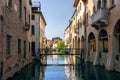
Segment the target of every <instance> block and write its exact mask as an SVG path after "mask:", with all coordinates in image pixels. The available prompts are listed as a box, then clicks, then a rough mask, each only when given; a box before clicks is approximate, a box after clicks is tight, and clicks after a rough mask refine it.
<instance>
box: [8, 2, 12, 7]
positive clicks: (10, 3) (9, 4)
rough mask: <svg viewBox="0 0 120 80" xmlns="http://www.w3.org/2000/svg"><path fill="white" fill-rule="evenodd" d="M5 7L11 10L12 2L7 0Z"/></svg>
mask: <svg viewBox="0 0 120 80" xmlns="http://www.w3.org/2000/svg"><path fill="white" fill-rule="evenodd" d="M7 6H8V7H10V8H12V0H7Z"/></svg>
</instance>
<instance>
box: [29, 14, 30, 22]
mask: <svg viewBox="0 0 120 80" xmlns="http://www.w3.org/2000/svg"><path fill="white" fill-rule="evenodd" d="M29 24H30V14H29Z"/></svg>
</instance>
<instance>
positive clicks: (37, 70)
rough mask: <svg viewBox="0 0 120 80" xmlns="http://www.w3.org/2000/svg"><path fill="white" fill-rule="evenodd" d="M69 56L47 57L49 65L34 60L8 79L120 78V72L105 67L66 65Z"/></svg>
mask: <svg viewBox="0 0 120 80" xmlns="http://www.w3.org/2000/svg"><path fill="white" fill-rule="evenodd" d="M67 61H68V62H70V61H69V57H58V56H57V59H56V58H55V59H53V56H48V57H47V64H48V65H44V66H43V65H41V64H40V63H39V62H33V63H31V64H30V65H28V66H27V67H25V68H24V69H22V70H21V71H20V72H17V73H16V74H15V75H14V76H13V77H12V78H9V79H8V80H120V73H118V72H109V71H106V70H105V69H104V68H103V67H99V66H93V65H92V64H91V63H85V62H82V61H81V62H80V64H77V65H65V64H66V62H67Z"/></svg>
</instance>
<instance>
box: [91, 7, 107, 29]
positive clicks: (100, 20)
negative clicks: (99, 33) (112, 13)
mask: <svg viewBox="0 0 120 80" xmlns="http://www.w3.org/2000/svg"><path fill="white" fill-rule="evenodd" d="M90 24H91V26H92V27H94V28H95V29H99V28H100V27H102V26H106V25H107V24H108V10H107V9H105V8H102V9H99V10H98V11H97V12H96V13H94V14H93V15H92V16H91V23H90Z"/></svg>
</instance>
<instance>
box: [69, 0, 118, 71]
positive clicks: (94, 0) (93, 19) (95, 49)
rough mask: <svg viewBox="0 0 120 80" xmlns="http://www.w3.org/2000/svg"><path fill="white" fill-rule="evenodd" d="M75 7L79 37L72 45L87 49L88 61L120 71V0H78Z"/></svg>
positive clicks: (85, 52) (85, 53) (85, 51)
mask: <svg viewBox="0 0 120 80" xmlns="http://www.w3.org/2000/svg"><path fill="white" fill-rule="evenodd" d="M74 7H75V10H76V16H75V17H76V23H75V24H76V25H77V26H78V27H77V29H78V34H77V39H75V38H74V37H71V39H73V41H71V43H70V44H73V45H76V43H78V45H76V47H75V48H82V49H84V55H85V57H84V59H85V61H89V62H91V63H93V65H100V66H103V67H105V69H107V70H115V71H119V72H120V14H119V13H120V10H119V8H120V1H119V0H75V2H74ZM71 19H72V20H73V18H71ZM72 27H74V28H73V29H76V26H74V25H73V26H72ZM71 29H72V28H71ZM70 34H73V33H72V32H71V33H70ZM82 37H83V40H82ZM74 40H75V42H74ZM79 40H80V43H79ZM79 45H80V46H79ZM71 48H72V46H71ZM81 53H82V52H80V54H81Z"/></svg>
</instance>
